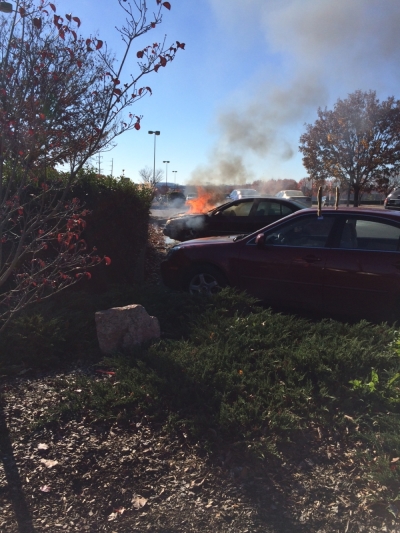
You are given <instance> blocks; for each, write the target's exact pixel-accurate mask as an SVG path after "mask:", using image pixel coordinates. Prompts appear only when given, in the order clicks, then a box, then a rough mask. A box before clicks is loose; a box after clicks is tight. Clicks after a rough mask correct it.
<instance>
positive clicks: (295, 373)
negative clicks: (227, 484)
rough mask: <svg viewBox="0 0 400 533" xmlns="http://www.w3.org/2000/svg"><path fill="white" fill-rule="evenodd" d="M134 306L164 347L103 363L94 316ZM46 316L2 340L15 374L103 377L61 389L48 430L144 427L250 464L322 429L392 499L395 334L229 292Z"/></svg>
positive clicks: (398, 427)
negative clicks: (48, 371)
mask: <svg viewBox="0 0 400 533" xmlns="http://www.w3.org/2000/svg"><path fill="white" fill-rule="evenodd" d="M132 301H135V302H136V303H142V304H143V305H144V306H145V307H146V309H147V311H148V312H149V313H150V314H153V315H156V316H157V317H158V318H159V320H160V323H161V329H162V331H163V338H162V340H160V341H158V342H155V343H153V344H150V345H147V346H143V347H141V348H138V349H136V350H134V351H132V352H131V353H128V354H115V355H114V356H113V357H109V358H107V359H101V357H100V354H99V352H98V348H97V342H96V338H95V330H94V311H95V310H100V309H105V308H108V307H111V306H115V305H125V304H127V303H131V302H132ZM53 305H54V306H55V307H54V308H52V309H51V308H46V309H45V308H43V309H42V310H41V314H40V313H39V314H38V313H37V312H36V313H34V314H30V315H28V314H27V315H23V316H22V317H21V318H20V319H19V321H18V322H16V323H15V324H14V325H13V328H14V330H13V329H11V330H10V335H11V336H10V337H8V338H5V339H3V341H2V342H3V345H2V348H3V349H4V347H7V343H8V342H9V343H10V342H11V341H10V339H11V338H14V337H13V336H15V333H16V332H18V336H19V337H18V339H19V340H18V342H19V344H18V343H17V344H18V346H19V347H18V350H17V354H19V355H18V357H17V358H16V359H15V358H14V364H17V365H20V366H21V365H24V366H25V367H26V366H30V367H32V366H40V365H42V366H43V365H44V366H46V365H47V366H49V365H50V366H51V365H54V363H55V362H57V361H58V362H63V361H68V362H69V361H70V360H71V358H72V359H74V358H75V359H77V360H81V361H82V360H83V361H85V362H89V363H91V364H92V363H95V364H96V366H95V367H94V368H101V369H103V370H107V371H108V372H111V373H110V374H105V376H106V377H104V378H102V377H99V374H97V375H96V374H95V373H93V375H89V376H87V375H86V376H82V377H80V378H77V379H76V380H75V381H74V382H73V383H72V384H71V383H70V382H67V381H60V382H59V384H58V387H59V389H60V390H62V391H63V397H64V398H65V400H64V401H63V403H62V404H61V405H59V406H57V408H56V409H55V411H54V412H53V414H52V415H51V417H52V419H53V420H58V419H60V418H75V417H78V418H83V417H85V420H86V422H88V423H89V422H92V423H93V422H96V421H99V420H101V421H106V422H108V423H112V422H115V421H119V422H120V423H121V424H125V423H126V424H129V423H131V422H135V421H137V420H138V419H140V418H141V417H143V416H147V417H149V418H152V419H153V420H154V421H156V422H158V423H160V424H162V425H164V426H165V427H166V428H169V430H171V431H179V432H182V433H184V434H185V435H187V436H188V437H189V438H193V439H196V440H199V441H201V442H202V443H203V445H204V446H206V447H207V448H208V449H210V450H212V449H216V448H218V447H220V446H221V445H226V444H228V443H229V446H231V447H232V448H236V449H238V450H241V451H245V450H246V451H247V452H248V451H249V450H253V451H254V453H255V454H256V455H258V456H265V455H266V454H270V453H277V450H278V448H279V443H280V442H283V441H285V440H290V439H293V438H295V435H296V434H298V432H299V431H300V432H304V431H307V430H308V429H309V428H312V427H319V428H325V429H326V431H328V432H332V431H336V432H338V433H339V434H341V435H342V436H343V438H344V439H345V440H346V441H347V442H348V441H349V440H353V441H354V442H355V441H359V442H362V443H363V450H364V455H363V458H362V461H363V462H364V465H365V468H366V472H367V474H368V475H369V476H371V477H373V478H374V479H376V480H378V481H379V482H380V483H383V484H385V486H387V487H388V488H389V489H390V491H391V497H392V498H395V497H396V496H398V495H399V481H400V479H399V470H398V468H399V467H398V464H399V463H400V461H397V460H396V458H398V457H400V388H399V386H400V341H399V340H398V332H397V331H396V329H394V328H393V327H389V326H387V325H385V324H382V325H373V324H370V323H367V322H360V323H357V324H344V323H341V322H337V321H333V320H322V321H316V320H308V319H305V318H301V317H297V316H291V315H284V314H279V313H274V312H272V311H271V310H269V309H264V308H262V307H259V306H257V305H256V303H255V302H254V300H252V299H251V298H249V297H247V296H245V295H243V294H238V293H236V292H234V291H231V290H224V291H223V292H221V293H220V294H219V295H217V296H216V297H215V298H213V299H212V300H209V299H202V298H192V297H190V296H188V295H185V294H174V295H171V294H170V293H169V292H168V291H163V290H161V289H154V290H152V291H146V292H145V293H144V292H140V291H138V290H137V289H134V288H131V289H129V290H127V288H126V287H123V288H121V287H115V288H114V289H113V290H112V291H110V292H109V293H107V294H103V295H99V296H93V295H92V296H90V297H89V296H85V295H84V294H81V293H71V294H70V295H68V297H67V298H64V300H63V306H62V308H61V307H60V306H57V302H54V304H53ZM57 309H58V312H57ZM46 316H47V317H48V318H46ZM32 334H33V337H32ZM24 342H25V349H24ZM27 342H29V350H30V351H27V344H26V343H27ZM14 347H15V345H14ZM1 353H2V355H1V357H0V364H2V365H3V369H6V368H7V364H6V361H7V357H6V356H4V353H6V352H3V351H2V352H1ZM43 354H44V355H43ZM46 354H47V355H46ZM77 390H79V391H81V392H79V393H78V392H76V391H77ZM44 422H45V421H44Z"/></svg>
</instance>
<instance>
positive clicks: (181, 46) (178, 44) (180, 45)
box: [176, 41, 185, 50]
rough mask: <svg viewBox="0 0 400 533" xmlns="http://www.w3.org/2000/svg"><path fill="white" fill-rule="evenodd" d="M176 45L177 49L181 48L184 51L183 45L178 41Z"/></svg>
mask: <svg viewBox="0 0 400 533" xmlns="http://www.w3.org/2000/svg"><path fill="white" fill-rule="evenodd" d="M176 45H177V47H178V48H182V50H184V49H185V43H180V42H179V41H176Z"/></svg>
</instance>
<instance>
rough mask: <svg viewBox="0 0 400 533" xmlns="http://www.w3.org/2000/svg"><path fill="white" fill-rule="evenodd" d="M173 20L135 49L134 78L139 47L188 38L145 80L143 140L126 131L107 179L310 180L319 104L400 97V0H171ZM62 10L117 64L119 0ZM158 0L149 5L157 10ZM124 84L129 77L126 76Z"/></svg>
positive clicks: (64, 4) (104, 161)
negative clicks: (370, 94)
mask: <svg viewBox="0 0 400 533" xmlns="http://www.w3.org/2000/svg"><path fill="white" fill-rule="evenodd" d="M170 2H171V6H172V8H171V10H170V11H168V10H165V12H164V20H163V23H162V24H161V26H159V27H158V28H157V29H156V30H154V32H153V33H149V34H148V35H147V36H144V37H142V38H141V40H140V41H138V42H137V46H135V47H134V49H133V52H134V53H133V54H132V55H131V60H130V62H129V68H128V69H127V70H126V72H125V74H126V76H128V74H129V72H136V71H137V65H136V51H137V50H139V49H141V48H143V47H144V46H145V45H147V44H149V43H152V42H154V41H157V40H161V39H162V38H163V36H164V35H165V34H166V35H167V40H166V42H167V43H171V44H172V43H174V42H175V41H176V40H178V41H181V42H185V44H186V49H185V50H184V51H181V50H180V51H179V53H178V54H177V56H176V59H175V60H174V62H173V63H171V64H169V65H167V67H166V68H165V69H160V70H159V72H158V73H157V74H150V75H149V76H148V77H147V78H146V83H145V84H146V85H149V86H150V87H151V88H152V90H153V95H152V96H149V97H147V98H145V99H142V100H140V101H138V103H137V104H136V105H135V106H133V108H132V112H134V113H135V114H138V115H143V120H142V128H141V130H140V131H139V132H137V131H132V132H127V133H125V134H123V135H122V136H120V137H119V138H118V140H117V143H118V145H117V147H116V148H114V149H113V150H112V151H110V152H105V153H102V154H101V169H102V172H103V173H105V174H109V173H111V165H112V164H113V174H114V175H117V176H118V175H121V173H122V170H123V169H124V171H125V175H126V176H128V177H130V178H131V179H132V180H133V181H136V182H139V181H140V178H139V174H138V171H139V170H140V169H142V168H143V167H145V166H149V167H151V168H152V167H153V148H154V142H153V139H154V137H153V136H151V135H149V134H148V133H147V132H148V130H160V132H161V135H160V136H159V137H157V145H156V168H161V169H162V170H164V171H165V165H164V164H163V163H162V161H164V160H169V161H170V164H169V165H168V181H173V178H172V176H173V174H172V171H173V170H175V171H177V173H176V177H177V182H178V183H182V184H187V183H196V184H202V183H203V184H206V183H208V182H209V183H230V184H237V185H240V184H243V183H245V182H246V181H247V182H251V181H253V180H254V179H265V180H268V179H271V178H275V179H278V178H293V179H296V180H299V179H301V178H302V177H304V176H306V171H305V169H304V167H303V165H302V161H301V154H300V153H299V152H298V144H299V137H300V135H301V133H303V132H304V130H305V127H304V124H305V123H310V122H313V121H314V120H315V119H316V112H317V109H318V107H319V106H321V107H325V106H327V107H328V108H329V107H332V106H333V104H334V103H335V101H336V100H337V99H338V98H345V97H346V96H347V94H348V93H350V92H353V91H354V90H357V89H361V90H370V89H372V90H376V91H377V94H378V97H379V98H380V99H386V98H387V97H388V96H395V97H396V98H400V91H399V81H400V80H399V78H400V68H399V67H400V32H399V28H400V5H399V2H398V0H335V2H332V0H245V1H244V0H229V1H228V0H197V1H196V0H170ZM57 5H58V13H59V14H63V11H65V13H70V12H72V14H73V15H75V16H79V17H80V18H81V20H82V26H81V32H82V34H83V35H85V36H86V35H87V34H91V33H92V34H93V33H96V32H97V33H98V35H99V37H100V38H103V39H104V40H105V41H107V43H108V45H109V47H110V48H111V49H112V50H113V51H114V52H115V53H116V55H117V56H118V55H119V54H120V53H121V51H122V49H121V39H120V37H119V34H118V33H117V32H116V30H115V29H114V26H116V25H117V26H118V25H121V24H122V23H123V20H124V17H123V13H122V11H121V10H120V8H119V6H118V3H117V1H116V0H108V1H105V0H62V1H60V2H58V3H57ZM153 5H156V0H148V6H149V9H150V10H151V9H152V6H153ZM121 81H123V80H121Z"/></svg>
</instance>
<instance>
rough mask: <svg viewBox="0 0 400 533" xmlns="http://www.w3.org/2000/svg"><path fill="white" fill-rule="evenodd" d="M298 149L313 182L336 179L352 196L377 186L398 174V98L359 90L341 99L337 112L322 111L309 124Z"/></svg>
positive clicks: (399, 102) (399, 147) (399, 113)
mask: <svg viewBox="0 0 400 533" xmlns="http://www.w3.org/2000/svg"><path fill="white" fill-rule="evenodd" d="M299 150H300V151H301V152H302V153H303V164H304V166H305V168H306V169H307V171H308V173H309V175H310V179H312V180H313V182H314V183H318V184H321V185H322V183H323V182H324V181H325V180H326V179H328V178H330V179H334V180H337V181H338V182H340V183H341V185H342V187H343V188H345V189H347V191H348V202H349V198H350V192H351V191H353V193H354V206H355V207H358V204H359V199H360V194H361V193H362V192H368V191H370V190H372V189H373V188H379V187H380V186H381V185H380V184H382V183H385V182H388V181H389V180H390V178H391V177H392V176H396V175H398V174H399V171H400V100H395V98H394V97H389V98H388V99H387V100H383V101H382V102H380V101H379V99H378V98H377V97H376V92H375V91H368V92H363V91H355V92H354V93H352V94H349V95H348V97H347V98H346V99H344V100H342V99H339V100H338V101H337V102H336V104H335V105H334V108H333V110H328V109H318V119H317V120H316V121H315V123H314V124H307V125H306V132H305V133H303V135H301V137H300V146H299Z"/></svg>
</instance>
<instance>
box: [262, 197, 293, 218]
mask: <svg viewBox="0 0 400 533" xmlns="http://www.w3.org/2000/svg"><path fill="white" fill-rule="evenodd" d="M291 213H293V209H291V208H290V207H288V206H287V205H282V204H280V203H279V202H274V201H271V200H261V201H260V202H259V203H258V205H257V210H256V212H255V213H254V215H255V216H273V217H275V216H276V217H281V216H283V217H285V216H286V215H290V214H291Z"/></svg>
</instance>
